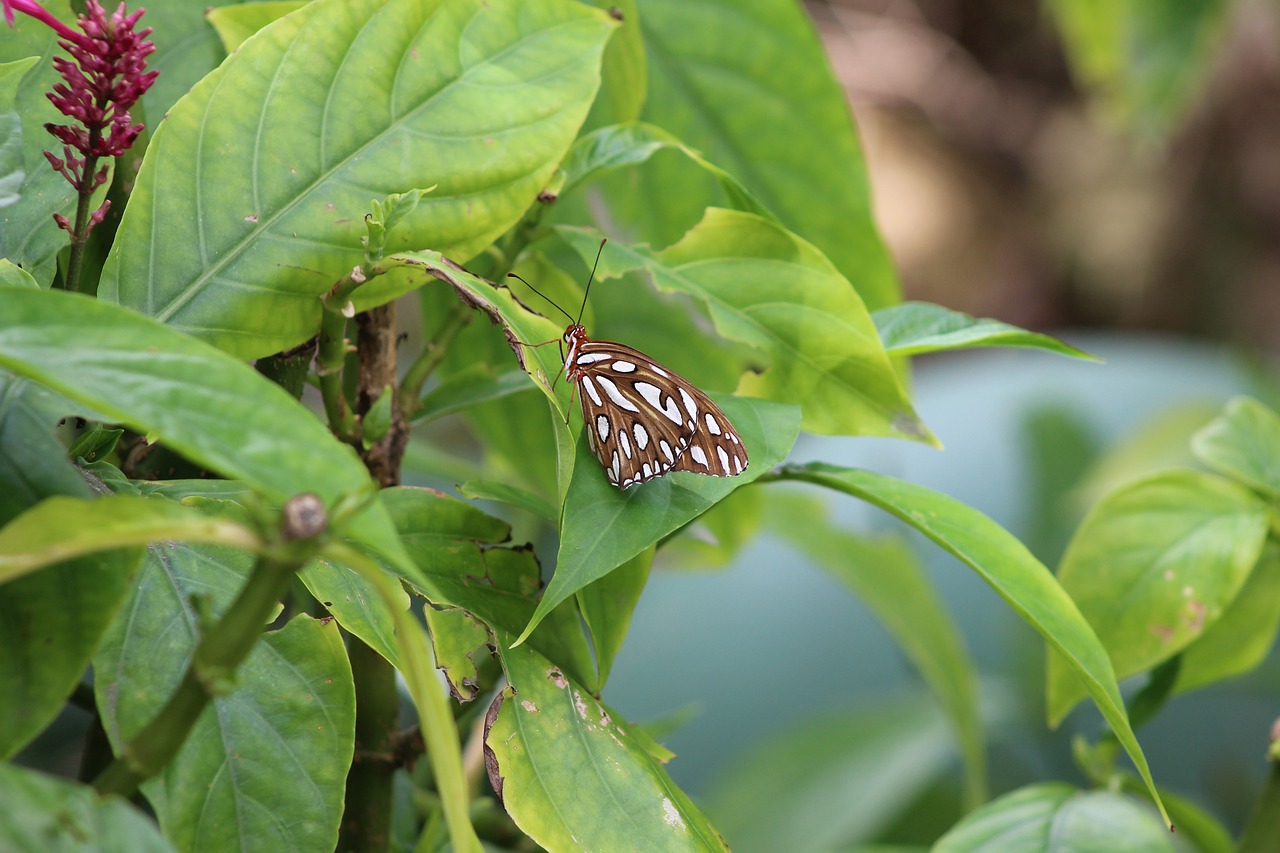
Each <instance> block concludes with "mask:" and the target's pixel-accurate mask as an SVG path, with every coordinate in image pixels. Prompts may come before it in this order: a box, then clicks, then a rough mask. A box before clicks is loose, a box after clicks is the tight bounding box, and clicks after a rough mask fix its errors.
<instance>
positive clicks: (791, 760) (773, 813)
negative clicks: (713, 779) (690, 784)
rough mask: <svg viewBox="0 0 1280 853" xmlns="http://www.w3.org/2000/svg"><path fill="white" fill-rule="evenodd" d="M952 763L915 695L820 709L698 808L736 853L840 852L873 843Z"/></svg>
mask: <svg viewBox="0 0 1280 853" xmlns="http://www.w3.org/2000/svg"><path fill="white" fill-rule="evenodd" d="M954 761H955V749H954V746H953V744H952V740H951V736H950V732H949V731H948V729H947V724H946V721H945V720H944V719H943V717H942V715H941V714H939V713H938V710H937V708H936V707H935V706H934V705H933V704H932V703H930V702H929V701H928V699H927V697H925V696H923V695H919V694H916V695H912V696H911V697H909V698H892V699H887V700H881V701H879V702H877V703H876V705H875V706H874V707H871V708H839V709H836V710H828V711H824V712H822V713H821V714H819V715H816V716H808V717H805V718H804V719H803V720H802V721H801V722H800V723H799V725H796V726H794V727H791V728H789V729H788V730H787V731H784V732H782V733H781V734H780V735H778V736H776V737H773V738H771V739H769V740H768V741H766V742H765V744H764V745H763V746H760V747H758V748H755V749H752V750H750V751H749V752H748V753H747V754H746V755H744V756H743V757H742V758H741V759H740V760H738V761H735V762H734V763H733V764H732V765H731V766H730V767H729V768H728V769H727V770H726V771H725V772H724V773H723V774H722V775H721V776H720V778H719V779H718V783H717V784H716V785H714V786H713V788H712V791H711V793H710V795H709V796H708V798H707V802H706V808H707V812H708V813H709V814H710V815H711V816H712V817H713V818H714V819H715V821H716V826H717V827H718V828H719V829H720V831H721V832H723V833H724V834H725V837H726V838H727V839H728V840H729V842H730V843H731V844H732V845H733V849H734V850H735V851H737V853H777V851H780V850H794V851H797V853H811V851H813V852H814V853H816V851H820V850H822V851H825V850H844V849H846V847H847V845H849V844H850V843H851V842H856V841H867V840H870V839H872V838H875V837H876V835H877V834H878V832H880V831H882V830H883V829H885V828H886V826H887V825H888V824H890V823H891V822H892V821H893V820H894V819H895V817H897V815H898V814H899V813H900V812H901V810H902V809H903V808H905V807H906V806H907V805H908V804H910V803H911V802H912V801H913V800H915V799H916V798H917V797H919V796H920V795H921V794H922V793H923V792H924V791H925V790H926V789H927V788H928V787H929V786H931V785H934V784H936V783H937V782H938V779H939V778H940V777H942V776H943V775H944V774H945V773H946V772H947V771H948V769H949V768H950V766H951V764H952V763H953V762H954Z"/></svg>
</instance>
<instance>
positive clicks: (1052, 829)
mask: <svg viewBox="0 0 1280 853" xmlns="http://www.w3.org/2000/svg"><path fill="white" fill-rule="evenodd" d="M1050 849H1052V850H1062V851H1081V853H1085V851H1103V850H1105V851H1107V853H1173V851H1174V846H1173V840H1172V834H1171V833H1170V832H1169V831H1168V829H1166V828H1165V827H1162V826H1161V825H1160V824H1159V822H1157V821H1156V820H1154V815H1153V814H1152V813H1151V811H1150V810H1149V809H1148V808H1146V807H1145V806H1144V805H1141V804H1139V803H1138V802H1137V801H1135V800H1134V799H1133V798H1132V797H1129V796H1126V795H1124V794H1117V793H1113V792H1111V791H1078V790H1076V789H1075V788H1073V787H1072V786H1070V785H1067V784H1065V783H1062V782H1045V783H1041V784H1038V785H1030V786H1027V787H1025V788H1020V789H1019V790H1016V791H1014V792H1012V793H1009V794H1006V795H1004V796H1003V797H1000V798H999V799H996V800H993V801H992V802H991V803H988V804H987V805H985V806H983V807H982V808H980V809H978V810H977V811H975V812H970V813H969V814H968V815H966V816H965V817H964V819H962V820H961V821H960V822H959V823H958V824H956V825H955V827H953V828H952V829H951V831H950V832H948V833H947V834H946V835H944V836H942V838H940V839H938V842H937V843H936V844H934V846H933V848H932V853H997V851H998V853H1043V851H1045V850H1050Z"/></svg>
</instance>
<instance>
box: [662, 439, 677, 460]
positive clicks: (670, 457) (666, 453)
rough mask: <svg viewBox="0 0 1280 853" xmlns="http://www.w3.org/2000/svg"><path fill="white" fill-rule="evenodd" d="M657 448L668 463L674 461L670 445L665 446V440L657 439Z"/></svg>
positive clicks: (674, 456) (674, 455) (674, 457)
mask: <svg viewBox="0 0 1280 853" xmlns="http://www.w3.org/2000/svg"><path fill="white" fill-rule="evenodd" d="M658 447H660V448H662V455H663V456H665V457H667V461H668V462H675V461H676V454H675V453H674V452H673V451H672V450H671V445H669V444H667V440H666V439H665V438H660V439H658Z"/></svg>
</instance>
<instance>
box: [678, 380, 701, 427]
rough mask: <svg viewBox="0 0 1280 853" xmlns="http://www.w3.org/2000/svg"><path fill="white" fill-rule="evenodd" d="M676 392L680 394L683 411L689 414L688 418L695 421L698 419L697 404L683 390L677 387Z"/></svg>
mask: <svg viewBox="0 0 1280 853" xmlns="http://www.w3.org/2000/svg"><path fill="white" fill-rule="evenodd" d="M676 390H677V391H679V392H680V401H681V402H682V403H684V410H685V411H686V412H688V413H689V417H691V418H693V419H694V420H695V421H696V420H697V419H698V404H697V403H696V402H695V401H694V399H693V397H691V396H690V395H689V392H688V391H686V390H684V388H682V387H680V386H679V385H677V386H676Z"/></svg>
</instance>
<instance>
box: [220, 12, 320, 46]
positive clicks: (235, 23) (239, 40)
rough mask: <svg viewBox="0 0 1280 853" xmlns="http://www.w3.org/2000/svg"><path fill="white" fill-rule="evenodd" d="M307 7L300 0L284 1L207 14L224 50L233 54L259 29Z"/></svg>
mask: <svg viewBox="0 0 1280 853" xmlns="http://www.w3.org/2000/svg"><path fill="white" fill-rule="evenodd" d="M305 5H307V4H306V3H305V2H299V0H284V2H270V0H268V2H263V3H242V4H240V5H237V6H222V7H219V8H214V9H210V10H209V11H208V14H206V15H205V17H206V18H208V20H209V23H210V24H211V25H212V26H213V28H214V30H215V31H217V33H218V38H219V39H220V40H221V41H222V49H223V50H225V51H226V52H227V53H232V52H234V51H236V50H239V49H240V45H242V44H244V42H245V41H246V40H247V39H248V38H249V36H251V35H253V34H254V33H256V32H257V31H258V30H260V29H262V28H263V27H265V26H266V25H267V24H270V23H272V22H274V21H275V20H277V19H278V18H283V17H284V16H285V15H288V14H289V13H290V12H293V11H296V10H297V9H301V8H302V7H303V6H305Z"/></svg>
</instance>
